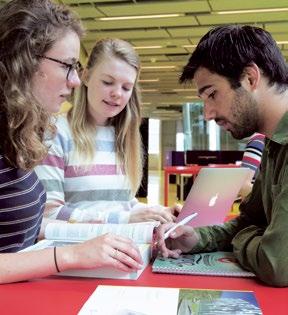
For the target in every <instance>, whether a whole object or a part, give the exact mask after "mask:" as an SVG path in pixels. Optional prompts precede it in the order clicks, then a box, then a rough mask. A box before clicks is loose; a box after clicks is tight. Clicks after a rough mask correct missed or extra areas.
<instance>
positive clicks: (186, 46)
mask: <svg viewBox="0 0 288 315" xmlns="http://www.w3.org/2000/svg"><path fill="white" fill-rule="evenodd" d="M182 47H183V48H195V47H197V45H182Z"/></svg>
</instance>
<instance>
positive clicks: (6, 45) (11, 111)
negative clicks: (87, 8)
mask: <svg viewBox="0 0 288 315" xmlns="http://www.w3.org/2000/svg"><path fill="white" fill-rule="evenodd" d="M0 25H1V30H0V82H1V84H0V138H1V143H0V153H1V154H2V155H3V156H5V158H6V159H7V160H8V162H9V163H10V164H11V166H14V167H19V168H21V169H24V170H29V169H32V168H33V167H34V166H36V165H37V164H38V163H39V161H41V160H42V159H43V158H44V157H45V155H46V154H47V147H46V146H45V144H44V132H45V137H46V133H47V135H53V133H54V125H53V123H52V121H51V115H50V114H49V113H48V112H47V111H46V110H45V109H44V108H43V107H42V106H41V104H39V102H37V100H36V99H35V97H34V96H33V94H32V92H31V81H32V77H33V75H34V73H35V71H36V70H37V68H38V64H39V59H38V58H37V57H36V56H37V55H44V54H45V52H46V51H48V50H49V49H51V48H52V46H53V44H54V43H55V42H56V41H57V40H58V39H59V38H61V36H63V35H64V34H65V33H66V32H67V31H71V30H72V31H74V32H76V33H77V34H78V36H79V37H81V36H82V34H83V29H82V26H81V24H80V22H79V19H78V18H76V17H75V16H74V15H73V14H72V13H71V11H69V10H68V9H67V8H66V7H65V6H62V5H56V4H54V3H52V2H50V1H49V0H13V1H11V2H9V3H8V4H6V5H5V6H4V7H3V8H2V9H1V10H0Z"/></svg>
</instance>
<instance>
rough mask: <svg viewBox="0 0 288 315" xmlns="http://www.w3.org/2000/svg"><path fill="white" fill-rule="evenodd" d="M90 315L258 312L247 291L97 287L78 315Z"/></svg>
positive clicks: (251, 294)
mask: <svg viewBox="0 0 288 315" xmlns="http://www.w3.org/2000/svg"><path fill="white" fill-rule="evenodd" d="M111 301H113V303H111ZM91 314H105V315H128V314H129V315H130V314H133V315H160V314H161V315H162V314H165V315H184V314H185V315H186V314H194V315H197V314H198V315H200V314H207V315H208V314H221V315H231V314H253V315H261V314H262V311H261V309H260V308H259V305H258V302H257V300H256V298H255V295H254V293H253V292H251V291H230V290H225V291H222V290H209V289H177V288H152V287H129V286H105V285H100V286H98V287H97V289H96V290H95V291H94V293H93V294H92V295H91V296H90V298H89V299H88V301H87V302H86V303H85V304H84V306H83V307H82V309H81V310H80V312H79V313H78V315H91Z"/></svg>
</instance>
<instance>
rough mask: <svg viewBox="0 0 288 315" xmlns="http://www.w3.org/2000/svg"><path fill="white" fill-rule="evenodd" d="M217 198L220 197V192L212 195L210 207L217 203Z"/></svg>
mask: <svg viewBox="0 0 288 315" xmlns="http://www.w3.org/2000/svg"><path fill="white" fill-rule="evenodd" d="M217 199H218V193H217V194H216V195H215V196H213V197H211V199H210V201H209V207H213V206H215V203H216V200H217Z"/></svg>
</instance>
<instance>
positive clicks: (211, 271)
mask: <svg viewBox="0 0 288 315" xmlns="http://www.w3.org/2000/svg"><path fill="white" fill-rule="evenodd" d="M152 271H153V272H160V273H180V274H193V275H209V276H228V277H229V276H230V277H255V274H254V273H252V272H249V271H247V270H244V269H243V268H242V267H241V266H240V265H239V264H238V262H237V260H236V259H235V257H234V255H233V253H232V252H220V251H219V252H211V253H197V254H182V255H181V256H180V257H179V258H177V259H175V258H164V257H161V256H158V257H156V259H155V261H154V263H153V265H152Z"/></svg>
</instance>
